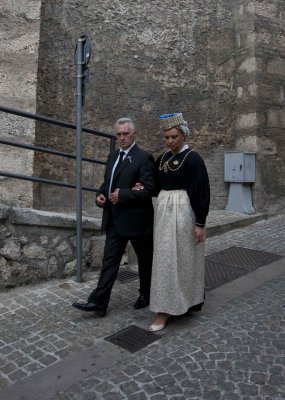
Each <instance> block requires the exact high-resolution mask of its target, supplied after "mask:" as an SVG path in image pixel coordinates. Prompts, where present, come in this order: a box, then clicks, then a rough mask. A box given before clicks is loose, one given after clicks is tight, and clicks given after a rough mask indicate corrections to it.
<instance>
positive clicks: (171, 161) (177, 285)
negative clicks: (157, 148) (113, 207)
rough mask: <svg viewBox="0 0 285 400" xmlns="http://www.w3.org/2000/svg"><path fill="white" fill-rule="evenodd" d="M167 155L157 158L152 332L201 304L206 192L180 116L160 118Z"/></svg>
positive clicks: (202, 166) (203, 174)
mask: <svg viewBox="0 0 285 400" xmlns="http://www.w3.org/2000/svg"><path fill="white" fill-rule="evenodd" d="M160 121H161V122H162V127H163V130H164V138H165V143H166V145H167V147H168V148H169V151H166V152H165V153H163V154H162V155H161V156H160V157H158V159H157V162H156V165H157V170H158V182H159V183H158V184H159V194H158V198H157V203H156V207H155V225H154V256H153V269H152V281H151V295H150V307H149V308H150V310H151V311H153V312H155V313H156V316H155V319H154V321H153V323H152V324H151V326H150V328H149V329H150V330H151V331H159V330H161V329H163V328H164V327H165V325H166V323H167V321H168V319H169V317H170V316H172V315H173V316H175V315H176V316H177V315H182V314H184V313H186V312H187V311H192V310H195V311H198V310H200V309H201V307H202V304H203V302H204V278H205V249H204V240H205V223H206V217H207V214H208V211H209V203H210V188H209V180H208V173H207V170H206V167H205V164H204V161H203V159H202V158H201V157H200V156H199V154H198V153H197V152H195V151H193V150H192V149H190V148H189V146H188V144H185V139H186V138H187V137H188V136H189V134H190V132H189V128H188V124H187V122H186V121H184V119H183V116H182V114H181V113H179V114H164V115H161V116H160Z"/></svg>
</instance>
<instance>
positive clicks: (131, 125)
mask: <svg viewBox="0 0 285 400" xmlns="http://www.w3.org/2000/svg"><path fill="white" fill-rule="evenodd" d="M123 124H129V128H130V129H131V130H132V131H135V130H136V128H135V124H134V121H133V120H132V119H131V118H125V117H123V118H119V119H118V121H117V122H116V123H115V126H116V125H123Z"/></svg>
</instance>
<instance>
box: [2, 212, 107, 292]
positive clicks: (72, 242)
mask: <svg viewBox="0 0 285 400" xmlns="http://www.w3.org/2000/svg"><path fill="white" fill-rule="evenodd" d="M100 222H101V221H100V220H98V219H94V218H83V246H82V247H83V265H82V268H83V270H85V269H87V268H91V269H94V268H96V267H99V266H101V258H102V252H103V246H104V235H101V233H100ZM75 226H76V222H75V217H74V215H67V214H59V213H51V212H45V211H36V210H33V209H27V208H25V209H21V208H12V207H3V206H1V207H0V290H1V289H5V288H10V287H13V286H17V285H21V284H27V283H33V282H37V281H41V280H46V279H51V278H64V277H66V276H71V275H74V274H75V273H76V229H75Z"/></svg>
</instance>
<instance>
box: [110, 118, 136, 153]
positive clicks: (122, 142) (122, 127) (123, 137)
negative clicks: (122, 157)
mask: <svg viewBox="0 0 285 400" xmlns="http://www.w3.org/2000/svg"><path fill="white" fill-rule="evenodd" d="M115 132H116V136H117V141H118V145H119V146H120V147H121V148H122V149H123V150H124V149H127V148H128V147H130V146H131V145H132V144H133V143H134V141H135V136H136V131H134V130H132V129H131V128H130V126H129V124H128V122H126V123H125V124H117V125H116V126H115Z"/></svg>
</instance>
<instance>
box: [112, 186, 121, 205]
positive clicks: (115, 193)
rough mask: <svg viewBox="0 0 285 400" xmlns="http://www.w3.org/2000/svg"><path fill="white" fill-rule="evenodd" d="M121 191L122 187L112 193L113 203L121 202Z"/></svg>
mask: <svg viewBox="0 0 285 400" xmlns="http://www.w3.org/2000/svg"><path fill="white" fill-rule="evenodd" d="M119 191H120V189H115V190H114V192H112V193H110V201H111V203H112V204H117V203H119Z"/></svg>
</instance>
